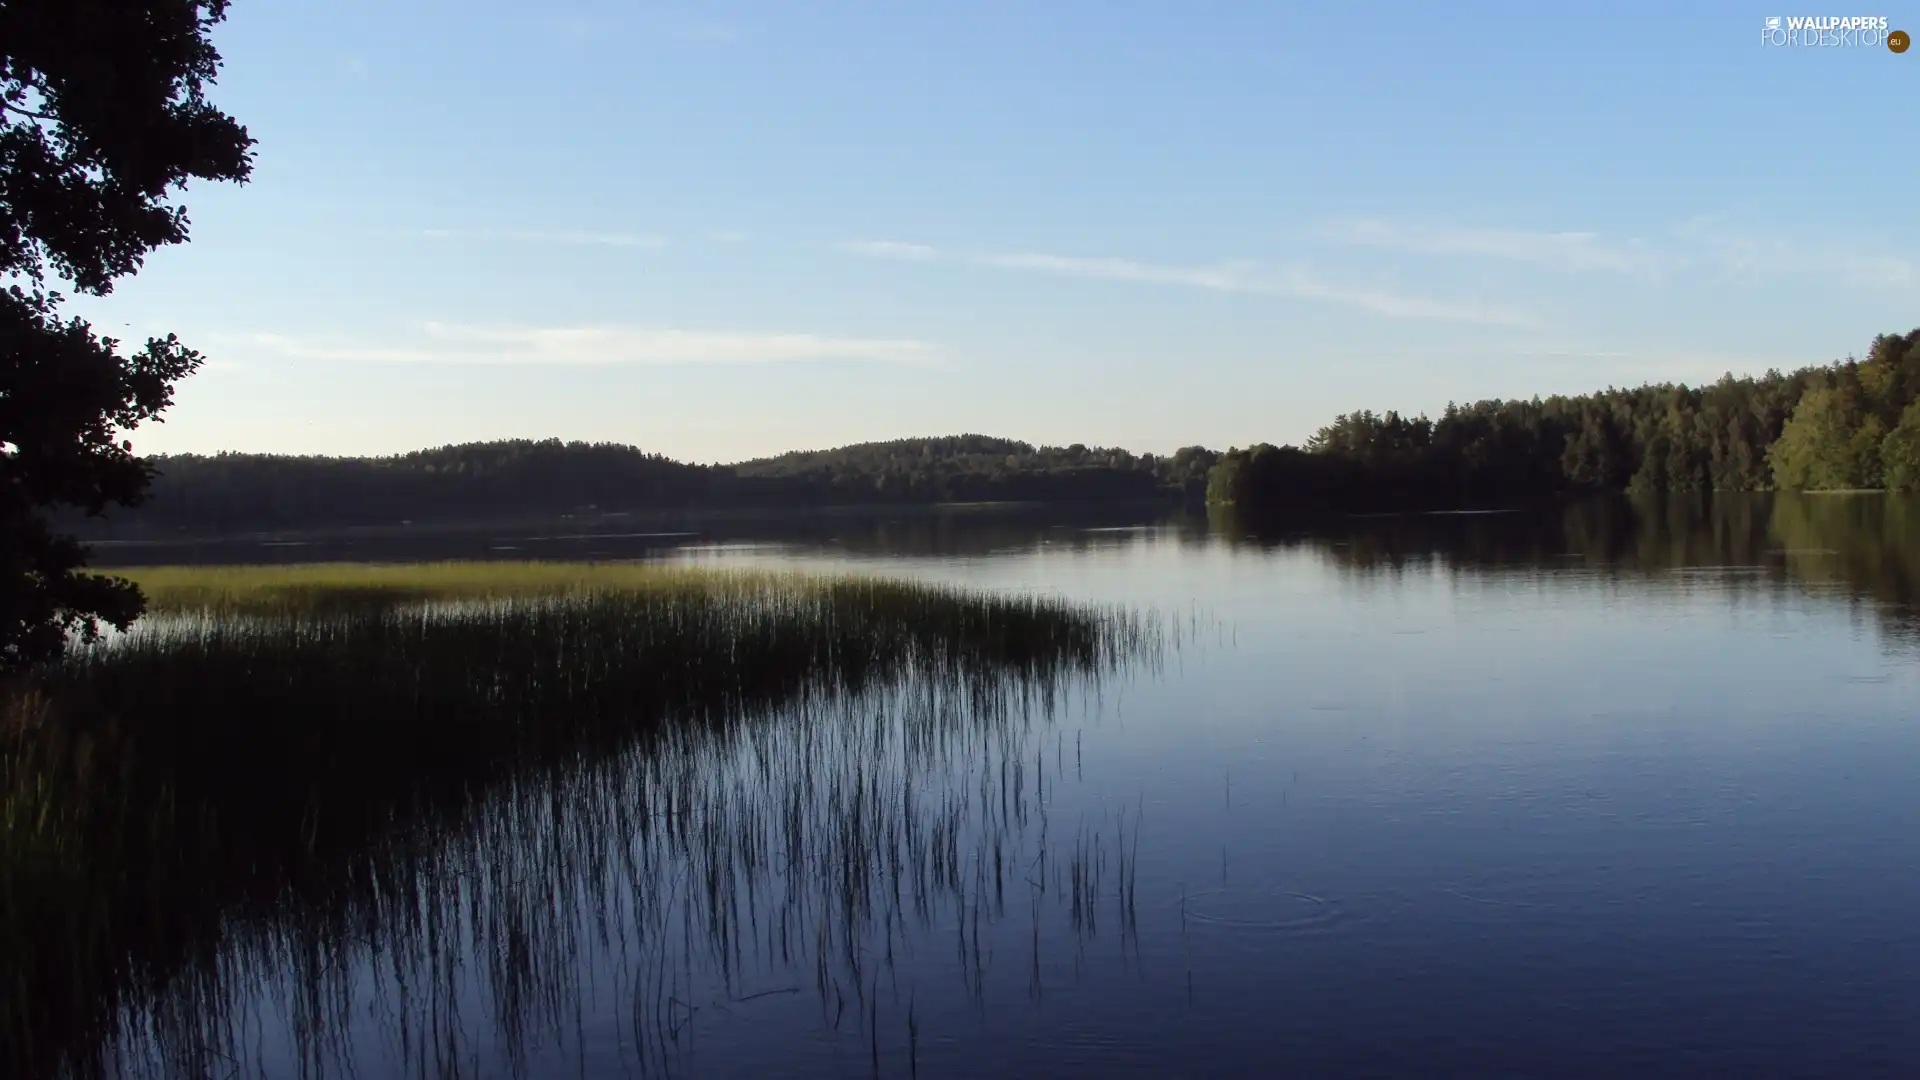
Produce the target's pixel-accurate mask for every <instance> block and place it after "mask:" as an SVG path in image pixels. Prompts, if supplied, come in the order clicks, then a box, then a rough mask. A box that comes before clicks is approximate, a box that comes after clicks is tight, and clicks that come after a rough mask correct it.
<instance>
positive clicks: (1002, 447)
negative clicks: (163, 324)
mask: <svg viewBox="0 0 1920 1080" xmlns="http://www.w3.org/2000/svg"><path fill="white" fill-rule="evenodd" d="M1215 457H1216V455H1214V454H1213V453H1212V452H1211V451H1207V450H1204V449H1201V448H1198V447H1195V448H1190V449H1188V450H1182V451H1181V452H1180V453H1179V454H1177V455H1173V456H1170V457H1155V456H1153V455H1134V454H1131V453H1129V452H1127V451H1125V450H1108V449H1097V448H1096V449H1089V448H1087V447H1084V446H1071V447H1064V448H1060V447H1035V446H1033V445H1032V444H1029V443H1023V442H1016V441H1014V440H1010V439H995V438H989V437H987V436H982V435H958V436H950V437H944V438H929V439H901V440H896V441H893V442H884V443H863V444H859V445H856V446H845V447H839V448H836V449H832V450H820V451H802V452H796V453H791V454H783V455H781V456H779V457H773V458H764V459H760V460H756V461H748V462H742V463H740V464H738V465H732V466H726V465H720V466H706V465H692V464H688V463H685V462H680V461H675V460H673V459H671V458H668V457H665V456H663V455H660V454H650V453H646V452H645V451H642V450H640V449H638V448H636V447H632V446H626V445H622V444H617V443H587V442H562V441H560V440H558V439H546V440H541V441H534V440H529V439H517V440H507V441H501V442H485V443H465V444H460V445H452V446H441V447H436V448H433V449H428V450H417V451H414V452H412V453H408V454H400V455H396V456H392V457H326V456H292V455H278V454H241V453H224V454H215V455H211V456H207V455H199V454H175V455H165V456H161V457H157V458H154V459H153V465H154V467H155V469H156V470H157V475H156V477H155V480H154V484H153V489H152V493H151V496H150V498H149V499H148V501H147V503H146V504H145V505H143V506H141V507H139V508H137V509H132V510H119V511H116V512H115V513H114V514H113V516H112V517H111V519H109V521H107V522H105V523H102V522H99V521H97V520H96V521H88V520H85V519H77V520H76V519H73V518H65V519H62V521H61V524H62V525H63V526H65V527H67V528H72V529H76V530H78V531H80V532H81V533H82V534H83V535H89V536H96V537H97V536H102V535H108V534H117V533H122V532H126V531H135V532H140V531H148V530H165V531H169V532H174V531H179V530H187V531H191V532H204V533H222V532H247V531H267V530H280V529H308V528H334V527H354V526H379V525H397V524H402V523H410V524H415V525H424V524H452V523H475V524H477V523H483V522H500V521H508V520H528V519H551V518H557V517H561V516H566V515H604V514H609V513H648V512H671V511H700V510H738V509H793V508H803V507H818V506H849V505H874V504H879V505H898V504H911V503H939V502H990V501H1042V502H1077V503H1085V502H1112V501H1125V500H1148V499H1157V498H1169V499H1171V498H1178V497H1188V498H1198V497H1199V496H1200V495H1201V494H1202V493H1203V492H1204V490H1205V483H1206V474H1207V469H1208V468H1210V467H1211V466H1212V464H1213V461H1214V458H1215Z"/></svg>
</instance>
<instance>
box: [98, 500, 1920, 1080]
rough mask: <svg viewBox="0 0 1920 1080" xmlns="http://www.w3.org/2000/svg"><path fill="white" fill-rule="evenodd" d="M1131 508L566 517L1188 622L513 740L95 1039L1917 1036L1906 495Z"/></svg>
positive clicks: (864, 1046) (820, 1066)
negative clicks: (1265, 517) (522, 767)
mask: <svg viewBox="0 0 1920 1080" xmlns="http://www.w3.org/2000/svg"><path fill="white" fill-rule="evenodd" d="M1142 524H1144V523H1141V522H1128V521H1091V522H1089V521H1084V520H1082V521H1072V522H1065V523H1062V522H1049V521H1044V520H1039V521H1036V520H1020V521H1012V522H1009V521H1005V520H996V519H992V518H989V517H985V516H974V517H968V518H964V519H945V520H937V519H931V518H918V519H913V520H905V519H901V520H892V521H879V522H867V523H864V524H863V523H858V522H852V521H848V520H838V521H834V522H831V523H828V524H825V525H822V524H820V523H814V524H812V525H808V526H806V527H805V528H806V529H810V530H814V531H813V532H810V533H805V534H803V535H799V536H795V535H792V534H791V533H790V532H788V533H785V534H782V533H781V532H780V531H769V532H765V533H762V534H760V535H753V534H750V533H744V532H743V533H737V534H734V535H727V534H724V533H719V532H715V533H706V534H703V535H701V536H699V537H693V538H682V539H681V540H680V541H678V542H676V543H675V544H674V545H673V546H671V547H658V546H643V547H622V546H621V544H622V543H641V544H651V543H652V541H651V540H641V539H639V538H626V540H624V541H623V540H620V539H617V538H601V539H596V540H594V541H592V542H591V543H593V544H602V543H604V544H605V547H604V550H606V551H607V552H609V553H611V554H613V555H618V556H623V557H648V558H667V559H676V560H683V561H687V562H692V563H696V564H702V565H704V564H710V563H711V564H719V565H764V564H777V565H799V566H809V567H814V566H831V567H835V568H840V569H849V568H851V569H855V570H862V571H875V572H879V573H883V574H887V575H892V576H899V577H907V578H922V579H932V580H936V581H942V582H957V583H964V584H967V585H970V586H981V587H986V588H988V589H991V590H995V591H1034V590H1038V591H1042V592H1048V593H1057V594H1062V595H1064V596H1067V597H1069V598H1073V599H1075V600H1088V601H1099V602H1102V603H1113V602H1118V603H1122V604H1126V605H1128V606H1129V607H1131V608H1134V609H1136V610H1144V609H1149V608H1150V609H1155V610H1160V611H1182V612H1186V611H1199V612H1202V613H1204V618H1203V619H1201V620H1200V621H1198V622H1194V623H1188V624H1184V625H1187V626H1189V628H1193V627H1207V628H1209V629H1208V630H1207V632H1205V633H1201V634H1197V635H1196V634H1189V635H1188V636H1186V637H1184V638H1178V639H1167V640H1165V641H1164V642H1162V643H1161V644H1163V645H1164V651H1162V650H1161V646H1160V645H1155V646H1153V647H1151V648H1142V649H1139V650H1133V651H1127V652H1125V655H1121V654H1120V653H1114V654H1111V656H1112V662H1111V663H1110V664H1105V665H1092V666H1088V665H1068V666H1067V667H1064V668H1060V669H1057V670H1058V672H1059V674H1058V675H1057V676H1048V677H1045V678H1037V679H1036V678H1033V677H1029V676H1023V675H1019V674H1017V673H1013V672H1005V671H1002V672H1001V673H1000V674H997V675H992V676H991V677H988V676H987V673H985V672H982V673H981V675H980V677H975V678H969V679H965V680H959V681H955V680H953V679H952V678H949V677H945V676H941V677H935V674H934V673H931V672H928V671H922V670H918V669H916V668H914V667H913V666H912V665H907V666H904V667H900V668H895V669H889V670H887V671H885V672H884V673H883V675H884V677H882V678H878V679H875V680H872V681H869V682H866V683H862V684H860V685H857V686H856V685H848V686H844V687H841V686H829V685H826V684H822V686H821V687H819V688H818V690H817V692H810V693H808V694H807V695H804V696H802V697H799V698H794V699H790V700H784V701H780V702H777V703H773V704H769V705H766V706H765V707H764V708H762V709H761V710H760V711H759V712H758V713H757V714H756V715H757V720H756V721H755V722H753V723H744V724H726V725H691V726H677V727H672V728H670V729H667V730H666V731H665V732H664V733H663V734H661V735H660V736H659V737H657V738H649V739H645V740H640V741H636V742H632V743H630V744H626V745H623V746H621V747H620V748H619V749H618V750H617V751H615V752H609V753H605V754H599V755H583V756H581V757H580V758H579V759H578V760H577V761H573V762H571V763H566V764H563V766H562V767H555V768H547V769H543V770H536V771H530V772H521V773H515V774H513V775H512V777H511V778H510V779H509V780H507V781H505V782H503V783H500V784H498V785H494V786H491V787H489V788H488V789H487V791H486V793H485V795H484V798H482V799H479V800H478V801H476V802H474V803H472V804H471V805H466V806H465V807H464V809H463V810H462V812H461V813H460V814H459V815H458V816H457V818H456V819H453V820H451V821H449V822H447V823H445V824H444V827H437V828H434V829H432V830H428V831H426V832H425V833H423V834H422V836H421V837H420V838H419V840H418V842H414V843H396V844H389V845H386V846H384V847H383V848H382V851H383V852H384V854H383V855H382V857H380V858H378V859H370V860H366V861H364V862H363V863H361V864H359V866H360V868H359V869H356V870H354V871H353V872H352V874H354V875H358V876H357V877H352V876H351V875H350V877H351V880H352V881H353V882H354V883H355V884H354V886H353V887H352V888H350V889H344V890H339V891H336V892H331V893H328V895H329V897H331V898H332V900H333V902H331V903H330V904H328V905H326V906H324V907H320V908H315V907H313V906H311V905H308V906H303V905H302V903H301V901H300V899H299V894H298V892H297V891H295V892H292V893H289V894H288V898H287V899H286V900H285V902H284V904H283V906H282V907H280V908H273V907H271V906H269V907H266V908H262V907H252V908H249V909H247V912H246V917H245V918H234V919H230V920H227V921H226V922H224V923H223V924H222V925H221V926H220V927H219V928H218V932H217V934H216V935H215V936H214V937H212V938H211V939H205V940H210V941H212V942H214V944H202V945H197V946H196V948H199V949H200V950H201V951H200V953H199V954H198V958H197V959H196V960H195V961H194V962H193V963H191V964H185V965H181V966H178V967H176V968H174V969H172V970H174V971H178V972H187V973H191V975H188V974H176V975H174V976H171V978H172V981H171V982H170V983H169V985H170V986H171V987H173V988H174V993H173V994H172V995H171V996H161V997H149V998H133V999H130V1000H132V1001H133V1002H135V1005H133V1006H130V1007H129V1010H128V1011H126V1012H124V1013H123V1015H122V1017H121V1020H120V1022H119V1023H118V1025H117V1028H116V1030H117V1032H118V1035H117V1036H116V1037H115V1038H114V1039H112V1040H111V1041H109V1043H108V1045H109V1046H111V1048H112V1055H113V1058H112V1063H113V1064H114V1065H115V1066H116V1068H118V1069H119V1070H120V1071H122V1072H126V1073H139V1072H145V1073H147V1074H151V1075H229V1074H231V1075H243V1076H250V1075H265V1076H276V1077H277V1076H295V1075H325V1076H340V1075H347V1074H348V1073H349V1072H351V1073H352V1074H353V1075H361V1076H372V1077H386V1076H413V1075H419V1076H436V1077H438V1076H454V1075H461V1076H496V1075H516V1074H517V1075H528V1076H560V1075H567V1076H594V1077H597V1076H617V1075H633V1074H652V1073H662V1074H670V1075H691V1076H766V1075H802V1076H851V1075H862V1076H867V1075H903V1076H909V1075H911V1076H919V1075H925V1076H979V1075H996V1074H997V1075H1008V1076H1088V1077H1094V1076H1099V1077H1107V1076H1122V1075H1129V1076H1154V1077H1160V1076H1178V1075H1207V1076H1223V1075H1245V1076H1270V1075H1284V1074H1289V1073H1297V1074H1302V1075H1380V1076H1397V1075H1422V1076H1519V1075H1529V1076H1533V1075H1551V1076H1595V1077H1603V1076H1604V1077H1611V1076H1619V1075H1622V1074H1628V1073H1632V1072H1642V1073H1649V1074H1652V1075H1687V1076H1692V1075H1726V1076H1758V1075H1766V1076H1809V1077H1812V1076H1835V1075H1846V1076H1907V1075H1914V1074H1915V1071H1916V1069H1920V1032H1916V1030H1915V1029H1914V1028H1913V1026H1912V1018H1913V1016H1914V1015H1915V1010H1916V1008H1917V1007H1920V938H1916V937H1915V936H1914V935H1913V934H1912V933H1911V929H1910V927H1911V924H1912V918H1913V914H1914V912H1915V911H1916V910H1920V863H1916V861H1915V860H1914V859H1913V857H1912V837H1913V836H1914V835H1915V834H1916V832H1920V732H1916V730H1915V725H1914V723H1913V720H1914V710H1913V706H1912V703H1913V701H1914V700H1915V691H1916V690H1920V665H1916V664H1915V660H1916V658H1917V657H1916V646H1920V630H1917V628H1920V619H1916V616H1915V611H1916V605H1920V543H1916V541H1920V503H1914V502H1910V501H1904V500H1896V499H1888V498H1880V497H1873V498H1863V497H1846V498H1842V497H1801V498H1787V497H1781V498H1776V499H1767V498H1740V499H1723V500H1719V501H1717V502H1705V501H1686V500H1680V501H1657V502H1643V503H1638V504H1632V503H1625V502H1620V503H1594V504H1583V505H1577V506H1572V507H1567V508H1564V509H1560V510H1555V511H1553V512H1551V513H1546V514H1537V513H1526V514H1476V515H1428V516H1410V517H1394V518H1372V519H1364V520H1347V521H1343V522H1334V523H1319V524H1317V525H1315V526H1314V527H1312V528H1302V529H1300V530H1297V531H1294V532H1290V533H1281V534H1250V533H1249V532H1248V531H1247V530H1246V529H1245V528H1243V527H1242V526H1241V525H1240V524H1239V523H1237V522H1235V521H1234V520H1233V519H1232V518H1231V517H1229V516H1221V515H1216V516H1214V517H1213V518H1212V519H1210V520H1188V521H1180V522H1168V523H1159V524H1155V525H1153V527H1151V528H1139V527H1138V526H1140V525H1142ZM488 541H489V542H492V543H500V542H506V543H513V544H520V543H522V542H523V540H513V539H507V540H504V541H503V538H500V537H491V538H488ZM738 542H745V543H748V544H749V545H750V546H748V547H745V548H735V547H731V546H730V545H732V544H734V543H738ZM435 553H436V554H437V553H438V552H435ZM339 554H340V552H339V551H337V550H335V551H331V552H329V553H328V554H325V555H322V556H307V557H328V558H331V557H338V555H339ZM519 554H522V555H524V554H527V553H526V552H522V553H519ZM280 557H285V556H280ZM143 558H144V556H143ZM149 561H160V560H159V559H158V558H157V557H156V558H155V559H152V560H149ZM1157 657H1164V659H1165V661H1166V662H1165V665H1164V667H1162V666H1159V664H1158V661H1157V660H1156V658H1157ZM341 895H349V896H351V898H352V900H351V902H350V903H340V902H338V899H339V897H340V896H341Z"/></svg>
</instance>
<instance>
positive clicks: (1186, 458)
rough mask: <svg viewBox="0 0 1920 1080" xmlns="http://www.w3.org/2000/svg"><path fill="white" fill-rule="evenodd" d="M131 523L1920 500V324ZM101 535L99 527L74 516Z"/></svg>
mask: <svg viewBox="0 0 1920 1080" xmlns="http://www.w3.org/2000/svg"><path fill="white" fill-rule="evenodd" d="M153 464H154V465H155V467H156V468H157V470H158V477H157V479H156V480H155V483H154V486H153V493H152V497H151V499H150V501H149V502H148V504H147V505H146V506H144V507H142V508H140V509H138V510H132V511H118V512H116V514H115V517H114V520H113V521H112V523H111V524H112V526H113V527H114V528H115V529H116V530H118V529H120V528H122V527H129V528H132V529H135V530H145V529H164V530H167V531H176V530H182V529H185V530H189V531H194V532H232V531H259V530H273V529H303V528H331V527H344V526H363V525H395V524H401V523H409V522H410V523H413V524H427V523H437V524H457V523H472V524H478V523H492V522H504V521H514V520H521V521H524V520H529V519H535V518H553V517H558V516H561V515H567V514H574V515H579V514H608V513H621V512H626V513H647V512H675V511H689V510H748V509H786V508H795V507H815V506H861V505H902V504H915V503H917V504H931V503H945V502H1000V501H1009V502H1030V501H1040V502H1054V503H1066V502H1078V503H1087V502H1109V503H1111V502H1132V501H1137V500H1150V499H1165V500H1168V501H1170V502H1171V501H1175V500H1178V499H1181V498H1183V497H1186V498H1197V497H1198V496H1199V495H1200V494H1201V493H1202V492H1204V493H1205V495H1206V497H1207V498H1208V499H1209V500H1211V501H1215V502H1223V503H1234V504H1237V505H1239V506H1241V507H1242V508H1245V509H1249V510H1254V511H1261V510H1283V511H1284V510H1291V509H1296V508H1304V509H1313V510H1336V511H1358V510H1385V509H1442V508H1454V507H1463V506H1474V505H1480V506H1485V505H1494V504H1499V505H1510V504H1512V503H1514V502H1517V501H1521V500H1528V499H1540V498H1555V497H1560V496H1565V495H1574V494H1581V493H1587V492H1604V491H1619V490H1624V489H1635V488H1638V489H1648V490H1679V491H1709V490H1738V491H1751V490H1762V489H1768V488H1775V487H1779V488H1789V489H1799V490H1807V489H1834V488H1876V487H1889V488H1902V489H1914V488H1920V330H1915V331H1913V332H1912V333H1908V334H1905V335H1894V334H1887V335H1882V336H1881V337H1879V338H1876V339H1875V340H1874V342H1873V344H1872V346H1871V348H1869V350H1868V352H1867V356H1866V358H1865V359H1864V360H1847V361H1844V362H1841V363H1837V364H1830V365H1826V366H1823V367H1809V368H1803V369H1801V370H1798V371H1794V372H1791V373H1787V374H1782V373H1780V372H1768V373H1766V374H1764V375H1759V376H1740V377H1736V376H1731V375H1729V376H1727V377H1725V378H1723V379H1721V380H1719V381H1718V382H1714V383H1711V384H1708V385H1706V386H1699V387H1691V386H1685V385H1674V384H1662V385H1652V386H1642V387H1638V388H1634V389H1609V390H1604V391H1601V392H1598V393H1594V394H1588V395H1584V396H1579V397H1551V398H1534V399H1531V400H1526V401H1483V402H1479V403H1477V404H1474V405H1468V406H1451V405H1450V406H1448V408H1447V409H1446V411H1445V412H1444V413H1442V414H1441V415H1440V416H1439V417H1438V418H1437V419H1430V418H1428V417H1424V416H1420V417H1412V418H1408V417H1404V416H1401V415H1399V414H1397V413H1392V412H1388V413H1374V412H1366V411H1363V412H1356V413H1350V414H1347V415H1345V416H1340V417H1337V418H1335V420H1334V421H1333V423H1331V424H1329V425H1327V426H1326V427H1324V428H1322V429H1320V431H1319V432H1318V433H1317V434H1315V435H1314V436H1313V437H1312V438H1311V439H1309V440H1308V441H1307V444H1306V445H1305V446H1304V447H1291V446H1279V447H1276V446H1271V445H1265V444H1263V445H1260V446H1256V447H1254V448H1252V449H1249V450H1235V451H1229V452H1228V453H1226V454H1224V455H1220V454H1216V453H1214V452H1213V451H1210V450H1207V449H1204V448H1202V447H1198V446H1192V447H1187V448H1186V449H1183V450H1180V451H1179V452H1177V453H1174V454H1170V455H1165V456H1155V455H1152V454H1133V453H1129V452H1128V451H1126V450H1119V449H1113V448H1107V447H1088V446H1082V445H1078V444H1075V445H1073V446H1064V447H1061V446H1035V445H1033V444H1030V443H1024V442H1016V441H1013V440H1010V439H997V438H991V437H988V436H985V435H955V436H949V437H944V438H928V439H899V440H895V441H892V442H872V443H860V444H857V445H853V446H843V447H839V448H838V449H833V450H820V451H803V452H795V453H790V454H782V455H780V456H778V457H771V458H761V459H758V460H754V461H746V462H741V463H739V464H736V465H713V466H707V465H691V464H687V463H684V462H679V461H674V460H672V459H670V458H666V457H663V456H661V455H659V454H649V453H645V452H643V451H641V450H638V449H635V448H634V447H631V446H624V445H617V444H607V443H583V442H572V443H563V442H561V441H559V440H557V439H549V440H546V441H542V442H534V441H528V440H519V441H509V442H492V443H470V444H466V445H461V446H444V447H440V448H438V449H433V450H421V451H416V452H414V453H411V454H402V455H399V456H396V457H382V458H340V457H285V456H274V455H263V454H220V455H216V456H213V457H203V456H197V455H177V456H170V457H161V458H157V459H155V460H154V462H153ZM63 524H67V525H70V526H72V527H75V528H77V529H80V530H81V531H83V532H85V533H87V534H89V535H95V536H98V535H101V530H100V529H99V528H98V527H97V525H94V524H89V523H84V522H74V521H70V520H69V521H66V522H63Z"/></svg>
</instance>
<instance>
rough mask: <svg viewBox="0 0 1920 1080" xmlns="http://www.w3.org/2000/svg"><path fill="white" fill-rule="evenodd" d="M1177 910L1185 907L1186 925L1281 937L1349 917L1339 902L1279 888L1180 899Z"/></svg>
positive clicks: (1214, 891) (1197, 894)
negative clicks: (1262, 933)
mask: <svg viewBox="0 0 1920 1080" xmlns="http://www.w3.org/2000/svg"><path fill="white" fill-rule="evenodd" d="M1174 907H1175V908H1181V907H1184V909H1185V916H1186V921H1187V922H1189V923H1192V924H1196V925H1199V926H1217V927H1222V928H1225V929H1229V930H1266V931H1273V932H1278V933H1309V932H1316V931H1321V930H1325V929H1328V928H1331V927H1332V926H1334V925H1336V924H1338V923H1341V922H1344V921H1346V919H1347V914H1348V913H1347V910H1346V908H1345V906H1344V905H1342V904H1341V903H1340V902H1339V901H1338V900H1334V899H1330V898H1328V897H1324V896H1315V895H1314V894H1312V893H1305V892H1300V891H1298V890H1296V889H1286V888H1277V887H1268V888H1223V889H1207V890H1204V891H1201V892H1192V893H1188V894H1186V896H1185V897H1184V898H1176V899H1175V900H1174Z"/></svg>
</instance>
